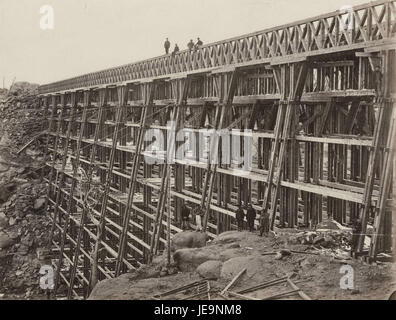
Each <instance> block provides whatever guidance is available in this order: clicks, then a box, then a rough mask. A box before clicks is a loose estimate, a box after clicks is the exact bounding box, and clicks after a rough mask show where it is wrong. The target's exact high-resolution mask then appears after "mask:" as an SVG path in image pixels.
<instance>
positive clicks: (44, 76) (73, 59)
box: [0, 0, 369, 87]
mask: <svg viewBox="0 0 396 320" xmlns="http://www.w3.org/2000/svg"><path fill="white" fill-rule="evenodd" d="M366 2H369V1H368V0H331V1H329V0H0V86H1V87H2V85H3V79H4V80H5V81H4V82H5V86H6V87H8V86H9V85H10V84H11V83H12V81H13V79H14V78H15V79H16V81H29V82H33V83H38V84H45V83H50V82H54V81H58V80H63V79H66V78H70V77H74V76H78V75H81V74H85V73H89V72H93V71H99V70H102V69H106V68H110V67H115V66H118V65H123V64H127V63H130V62H134V61H139V60H144V59H148V58H151V57H155V56H159V55H162V54H163V50H164V49H163V43H164V40H165V38H166V37H169V40H170V41H171V43H172V47H173V46H174V44H175V43H178V45H179V47H180V48H181V49H185V48H186V45H187V43H188V42H189V40H190V39H193V40H194V41H195V40H196V38H197V37H200V38H201V39H202V40H203V41H204V43H210V42H214V41H219V40H223V39H227V38H230V37H234V36H239V35H243V34H245V33H250V32H254V31H259V30H263V29H266V28H270V27H275V26H279V25H282V24H285V23H290V22H293V21H297V20H301V19H305V18H309V17H313V16H316V15H320V14H324V13H327V12H331V11H334V10H338V9H340V8H342V7H344V6H346V5H356V4H361V3H366ZM44 5H50V6H51V7H52V8H53V10H54V28H53V29H50V30H42V29H41V28H40V20H42V18H43V16H44V14H40V8H41V7H42V6H44Z"/></svg>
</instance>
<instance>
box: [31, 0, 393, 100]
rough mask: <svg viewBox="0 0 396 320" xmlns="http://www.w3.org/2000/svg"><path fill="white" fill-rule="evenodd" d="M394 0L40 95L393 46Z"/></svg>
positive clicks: (51, 87) (62, 84) (49, 88)
mask: <svg viewBox="0 0 396 320" xmlns="http://www.w3.org/2000/svg"><path fill="white" fill-rule="evenodd" d="M395 32H396V8H395V1H394V0H380V1H374V2H372V3H368V4H363V5H359V6H356V7H354V8H353V9H351V10H346V11H335V12H331V13H328V14H324V15H321V16H317V17H314V18H311V19H306V20H302V21H298V22H295V23H291V24H287V25H283V26H280V27H275V28H270V29H266V30H263V31H258V32H254V33H251V34H247V35H243V36H239V37H235V38H231V39H227V40H223V41H219V42H215V43H211V44H207V45H204V46H202V47H201V48H199V49H198V50H196V51H189V50H185V51H181V52H180V53H178V54H176V55H174V56H173V55H163V56H159V57H155V58H152V59H148V60H144V61H140V62H136V63H131V64H127V65H124V66H120V67H116V68H111V69H107V70H103V71H99V72H94V73H90V74H86V75H82V76H79V77H75V78H72V79H67V80H63V81H59V82H55V83H51V84H46V85H43V86H40V88H39V92H40V93H41V94H46V93H52V92H59V91H66V90H72V89H81V88H87V87H96V86H101V85H109V84H115V83H120V82H133V81H138V80H141V79H147V78H156V77H163V76H169V75H172V74H177V73H183V72H188V73H191V72H194V71H204V70H207V71H209V70H211V69H214V68H224V67H226V66H235V65H249V64H253V65H254V64H263V63H278V62H281V61H284V59H288V60H290V61H293V59H301V58H304V57H309V56H316V55H322V54H329V53H335V52H343V51H349V50H359V49H363V48H370V47H376V46H379V45H381V46H384V45H387V44H391V43H394V39H393V40H392V38H393V35H394V34H395Z"/></svg>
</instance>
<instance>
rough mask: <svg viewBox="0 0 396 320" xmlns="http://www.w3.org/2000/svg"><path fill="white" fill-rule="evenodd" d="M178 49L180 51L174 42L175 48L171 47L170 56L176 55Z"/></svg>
mask: <svg viewBox="0 0 396 320" xmlns="http://www.w3.org/2000/svg"><path fill="white" fill-rule="evenodd" d="M179 51H180V49H179V46H178V45H177V43H176V44H175V49H173V52H172V56H174V55H176V53H178V52H179Z"/></svg>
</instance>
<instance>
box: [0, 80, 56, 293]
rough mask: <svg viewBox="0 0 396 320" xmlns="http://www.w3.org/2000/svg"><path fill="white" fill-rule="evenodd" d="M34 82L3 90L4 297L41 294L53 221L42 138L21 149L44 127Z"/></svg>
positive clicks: (0, 205) (0, 211) (0, 230)
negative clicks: (48, 208) (42, 256)
mask: <svg viewBox="0 0 396 320" xmlns="http://www.w3.org/2000/svg"><path fill="white" fill-rule="evenodd" d="M35 88H36V86H27V85H26V84H21V85H19V84H18V85H17V86H14V88H12V90H11V91H10V92H3V96H0V138H1V139H0V299H40V298H42V297H43V295H42V294H43V293H42V292H41V290H40V289H39V278H40V275H39V270H40V267H41V265H42V264H43V261H41V260H40V255H38V254H37V252H40V251H42V252H44V251H45V246H46V241H47V239H48V230H49V229H50V222H49V219H48V217H47V216H46V213H45V212H44V206H45V200H44V196H45V195H46V184H45V183H44V181H43V180H42V176H43V168H44V157H43V155H44V146H45V143H43V141H37V143H33V144H31V145H30V146H29V147H28V148H27V149H26V150H24V151H23V152H20V153H19V154H18V151H19V150H20V149H21V147H23V146H24V145H25V144H26V143H28V142H29V141H30V140H31V139H32V138H33V137H34V136H35V135H36V134H37V133H39V132H40V131H41V130H42V125H43V114H42V111H41V110H39V109H38V100H37V98H36V97H35V95H34V93H35V90H36V89H35Z"/></svg>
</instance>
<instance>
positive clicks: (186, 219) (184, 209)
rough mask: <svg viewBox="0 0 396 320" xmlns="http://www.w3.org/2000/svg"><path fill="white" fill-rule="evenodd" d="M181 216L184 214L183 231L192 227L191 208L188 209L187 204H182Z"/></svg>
mask: <svg viewBox="0 0 396 320" xmlns="http://www.w3.org/2000/svg"><path fill="white" fill-rule="evenodd" d="M181 216H182V229H183V231H185V230H188V229H189V228H190V226H189V219H190V209H188V208H187V206H186V205H185V204H183V206H182V210H181Z"/></svg>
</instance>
